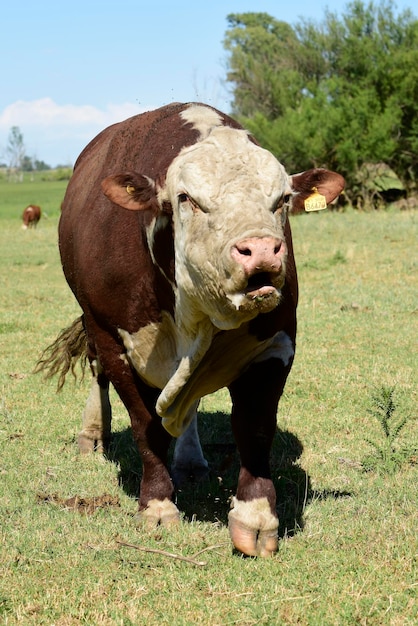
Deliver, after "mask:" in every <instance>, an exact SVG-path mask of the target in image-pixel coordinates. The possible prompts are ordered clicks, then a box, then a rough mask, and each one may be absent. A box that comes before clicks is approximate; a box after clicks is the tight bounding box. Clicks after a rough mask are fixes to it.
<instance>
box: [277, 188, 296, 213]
mask: <svg viewBox="0 0 418 626" xmlns="http://www.w3.org/2000/svg"><path fill="white" fill-rule="evenodd" d="M291 199H292V194H291V193H285V194H284V195H283V196H282V197H281V198H279V200H277V202H276V204H275V205H274V209H273V211H274V212H275V211H281V209H283V207H287V206H288V205H289V203H290V201H291Z"/></svg>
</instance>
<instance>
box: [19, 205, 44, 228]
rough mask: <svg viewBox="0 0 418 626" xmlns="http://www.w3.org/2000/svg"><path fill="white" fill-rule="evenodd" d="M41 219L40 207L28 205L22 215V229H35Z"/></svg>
mask: <svg viewBox="0 0 418 626" xmlns="http://www.w3.org/2000/svg"><path fill="white" fill-rule="evenodd" d="M40 219H41V207H40V206H38V205H37V204H30V205H29V206H27V207H26V209H25V210H24V211H23V213H22V222H23V224H22V228H23V230H26V229H27V228H32V227H33V228H36V227H37V225H38V222H39V220H40Z"/></svg>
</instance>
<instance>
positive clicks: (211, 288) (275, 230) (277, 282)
mask: <svg viewBox="0 0 418 626" xmlns="http://www.w3.org/2000/svg"><path fill="white" fill-rule="evenodd" d="M102 187H103V190H104V193H105V194H106V195H107V196H108V197H109V198H110V199H111V200H112V201H113V202H115V203H116V204H118V205H120V206H122V207H124V208H126V209H131V210H144V209H149V208H152V207H154V208H155V207H158V209H157V212H159V214H160V215H165V216H167V211H169V212H172V220H173V224H174V249H175V277H176V290H177V301H178V302H181V307H182V311H183V314H184V310H187V311H188V312H189V313H188V314H189V315H190V316H191V317H193V319H195V320H196V319H199V317H203V316H208V317H209V318H210V319H211V320H212V323H213V324H214V326H215V327H217V328H220V329H230V328H236V327H238V326H240V325H241V324H242V323H243V322H245V321H248V320H250V319H252V318H254V317H255V316H256V315H258V314H259V313H267V312H269V311H271V310H273V309H274V308H275V307H276V306H277V305H278V303H279V301H280V297H281V289H282V287H283V284H284V281H285V277H286V263H287V256H288V248H287V242H286V231H287V214H288V211H289V210H292V211H294V212H299V211H300V210H303V203H304V201H305V199H306V198H307V197H308V196H310V195H311V194H312V193H313V192H315V193H316V194H319V195H321V196H322V197H323V198H324V202H325V204H328V203H330V202H331V201H332V200H334V198H336V197H337V196H338V195H339V194H340V193H341V191H342V189H343V187H344V179H343V178H342V177H341V176H340V175H339V174H336V173H334V172H329V171H327V170H322V169H315V170H309V171H308V172H303V173H300V174H297V175H294V176H289V175H288V174H287V173H286V171H285V169H284V167H283V166H282V165H281V163H279V161H277V159H276V158H275V157H274V156H273V155H272V154H271V153H270V152H268V151H267V150H264V149H263V148H261V147H260V146H258V145H257V144H256V143H254V142H253V141H252V140H251V138H250V137H249V136H248V133H247V132H246V131H244V130H237V129H233V128H230V127H228V126H217V127H215V128H213V129H212V130H211V132H210V133H209V134H208V136H206V137H205V138H204V139H202V140H201V141H199V142H197V143H195V144H193V145H192V146H189V147H186V148H183V150H182V151H181V152H180V153H179V154H178V156H176V157H175V158H174V160H173V161H172V163H171V165H170V166H169V168H168V170H167V173H166V176H165V179H164V181H162V182H158V183H157V182H156V181H153V180H150V179H149V178H147V177H145V176H142V175H140V174H136V173H132V172H129V173H125V174H120V175H117V176H109V177H108V178H106V179H105V180H104V181H103V183H102ZM157 224H158V218H157V219H156V220H155V221H154V228H155V227H156V225H157ZM151 238H152V237H151ZM149 239H150V237H149Z"/></svg>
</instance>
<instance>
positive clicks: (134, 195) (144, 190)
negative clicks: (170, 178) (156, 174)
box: [102, 172, 156, 211]
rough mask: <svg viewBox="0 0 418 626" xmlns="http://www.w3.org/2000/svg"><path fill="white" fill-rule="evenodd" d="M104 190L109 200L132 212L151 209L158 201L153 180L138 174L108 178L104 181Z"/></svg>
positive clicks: (128, 173) (127, 173) (126, 173)
mask: <svg viewBox="0 0 418 626" xmlns="http://www.w3.org/2000/svg"><path fill="white" fill-rule="evenodd" d="M102 190H103V193H104V194H105V196H107V197H108V198H109V200H111V201H112V202H114V203H115V204H118V205H119V206H121V207H123V208H124V209H130V210H131V211H141V210H143V209H149V208H151V206H154V205H155V201H156V194H155V183H154V181H153V180H152V178H148V176H143V175H142V174H137V173H136V172H124V173H122V174H114V175H112V176H107V178H105V179H104V180H102Z"/></svg>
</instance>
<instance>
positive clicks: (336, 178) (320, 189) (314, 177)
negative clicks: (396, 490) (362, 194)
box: [291, 168, 345, 213]
mask: <svg viewBox="0 0 418 626" xmlns="http://www.w3.org/2000/svg"><path fill="white" fill-rule="evenodd" d="M291 180H292V188H293V191H294V194H295V195H294V196H293V202H292V213H301V212H302V211H315V210H319V209H325V208H326V207H327V205H328V204H330V203H331V202H332V201H333V200H335V198H337V197H338V196H339V195H340V193H341V192H342V190H343V189H344V185H345V180H344V178H343V177H342V176H341V175H340V174H337V173H336V172H331V171H329V170H325V169H322V168H315V169H313V170H307V171H306V172H301V173H300V174H294V175H293V176H292V177H291Z"/></svg>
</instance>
